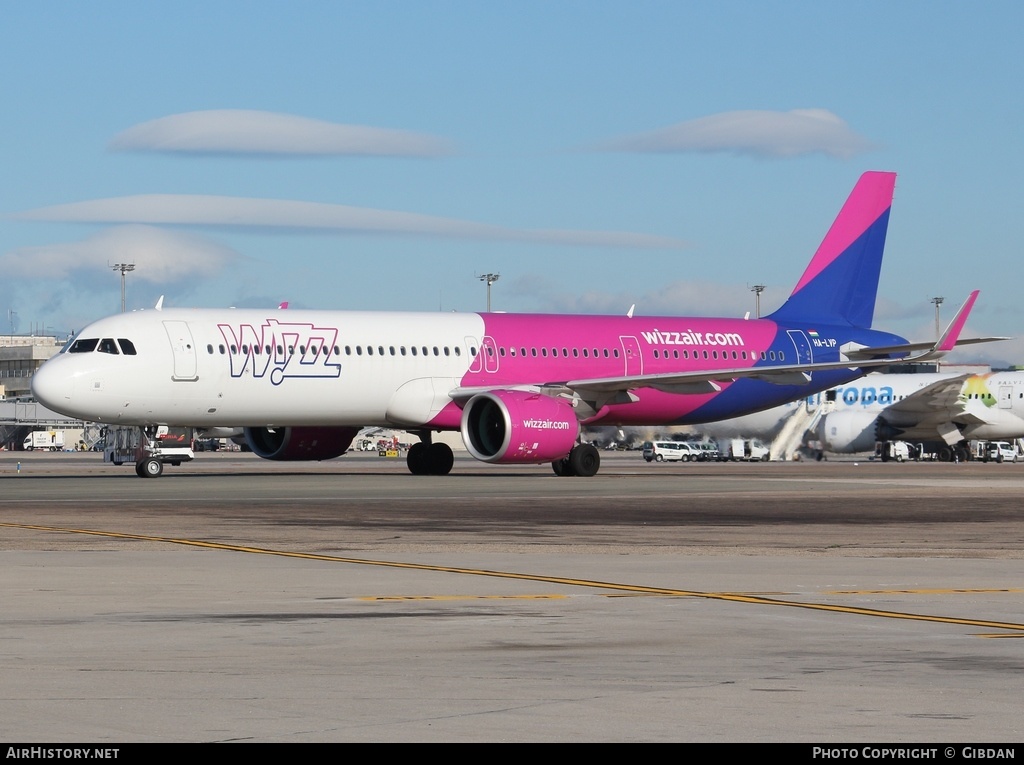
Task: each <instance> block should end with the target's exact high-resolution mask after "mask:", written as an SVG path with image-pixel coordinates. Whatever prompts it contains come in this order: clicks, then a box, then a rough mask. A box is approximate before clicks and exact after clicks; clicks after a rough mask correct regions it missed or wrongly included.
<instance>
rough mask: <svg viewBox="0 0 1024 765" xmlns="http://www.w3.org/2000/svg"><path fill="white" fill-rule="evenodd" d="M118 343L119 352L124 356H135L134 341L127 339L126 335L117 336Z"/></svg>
mask: <svg viewBox="0 0 1024 765" xmlns="http://www.w3.org/2000/svg"><path fill="white" fill-rule="evenodd" d="M117 343H118V345H120V346H121V353H123V354H124V355H125V356H136V355H138V354H137V353H136V351H135V343H133V342H132V341H131V340H129V339H128V338H127V337H119V338H117Z"/></svg>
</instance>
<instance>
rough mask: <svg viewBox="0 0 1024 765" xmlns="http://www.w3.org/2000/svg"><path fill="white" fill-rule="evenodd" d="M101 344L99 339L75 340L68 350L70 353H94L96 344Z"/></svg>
mask: <svg viewBox="0 0 1024 765" xmlns="http://www.w3.org/2000/svg"><path fill="white" fill-rule="evenodd" d="M98 342H99V340H98V339H96V338H92V339H85V340H81V339H79V340H75V342H74V343H72V345H71V347H70V348H68V353H92V352H93V351H95V350H96V344H97V343H98Z"/></svg>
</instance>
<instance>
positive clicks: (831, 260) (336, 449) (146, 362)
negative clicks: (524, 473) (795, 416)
mask: <svg viewBox="0 0 1024 765" xmlns="http://www.w3.org/2000/svg"><path fill="white" fill-rule="evenodd" d="M895 178H896V176H895V174H894V173H888V172H868V173H865V174H863V175H862V176H861V177H860V179H859V180H858V182H857V184H856V186H855V187H854V189H853V191H852V192H851V194H850V196H849V198H848V199H847V200H846V203H845V204H844V205H843V207H842V209H841V210H840V212H839V215H838V217H837V218H836V220H835V222H834V223H833V225H832V227H831V228H830V229H829V231H828V233H827V234H826V235H825V238H824V240H823V241H822V243H821V245H820V246H819V247H818V249H817V251H816V252H815V254H814V256H813V257H812V258H811V261H810V263H809V264H808V266H807V267H806V269H805V271H804V273H803V276H802V277H801V278H800V280H799V282H798V283H797V285H796V287H795V288H794V290H793V292H792V293H791V294H790V296H789V298H788V299H787V301H786V302H785V303H784V304H783V305H782V307H780V308H779V309H778V310H776V311H775V312H774V313H772V314H770V315H769V316H766V317H764V318H758V319H749V318H746V319H742V318H707V317H678V316H667V317H666V316H659V317H644V316H637V315H634V311H633V309H632V308H631V309H630V310H629V311H627V312H625V313H623V315H621V316H591V315H555V314H511V313H425V312H424V313H412V312H383V311H374V312H364V311H313V310H296V309H291V308H289V309H288V310H287V311H281V310H278V309H273V310H254V309H198V308H197V309H184V308H177V309H164V308H163V298H161V300H160V301H159V302H158V303H157V306H156V309H155V310H147V311H134V312H131V313H127V314H117V315H114V316H111V317H108V318H105V319H100V320H99V321H96V322H94V323H92V324H90V325H89V326H87V327H85V328H84V329H83V330H82V331H81V332H80V333H79V334H78V336H77V339H75V340H74V341H73V342H72V343H70V344H69V345H68V346H67V347H66V348H65V349H63V350H62V351H61V353H59V354H57V355H56V356H54V357H52V358H51V359H49V360H48V361H46V362H45V363H44V364H43V365H42V367H41V368H40V369H39V370H38V371H37V372H36V374H35V375H34V376H33V379H32V391H33V393H34V395H35V396H36V398H37V400H39V401H41V402H43V404H44V405H45V406H47V407H49V408H51V409H53V410H55V411H58V412H61V413H64V414H67V415H68V416H74V417H77V418H80V419H84V420H87V421H93V422H102V423H114V424H118V425H137V426H140V427H146V426H152V425H183V426H189V427H194V428H196V429H198V431H199V434H200V436H201V437H205V436H206V435H217V436H218V437H224V435H225V434H226V433H227V432H230V431H231V429H234V433H235V434H236V435H238V436H240V437H244V439H245V442H246V443H247V444H248V446H249V447H250V448H251V450H252V451H253V453H255V454H256V455H258V456H260V457H263V458H265V459H271V460H324V459H331V458H334V457H338V456H340V455H342V454H344V453H345V451H346V450H347V448H348V447H349V445H350V443H351V442H352V440H353V439H354V438H355V437H356V435H357V434H358V433H359V431H360V429H361V428H363V427H364V426H371V425H376V426H381V427H388V428H400V429H403V430H406V431H409V432H411V433H412V434H414V435H415V436H416V437H418V438H419V439H420V442H419V443H417V444H414V445H413V446H412V447H411V448H410V449H409V451H408V454H407V455H406V462H407V465H408V468H409V470H410V472H412V473H413V474H416V475H443V474H447V473H448V472H450V471H451V469H452V466H453V462H454V456H453V453H452V450H451V447H450V446H448V445H447V444H445V443H443V442H441V441H437V442H435V441H433V434H434V433H435V432H441V431H458V432H459V433H460V434H461V437H462V441H463V443H464V444H465V447H466V449H467V451H468V452H469V454H470V455H471V456H473V457H474V458H476V459H478V460H481V461H484V462H488V463H494V464H530V463H533V464H537V463H545V462H549V463H551V465H552V468H553V470H554V472H555V473H556V474H557V475H559V476H592V475H594V474H595V473H596V472H597V471H598V469H599V465H600V455H599V452H598V450H597V448H596V447H595V446H594V445H593V444H590V443H584V442H582V440H581V438H580V432H581V427H582V425H595V426H599V425H687V424H696V423H704V422H713V421H715V420H720V419H723V418H727V417H735V416H737V415H740V414H745V413H749V412H753V411H757V410H759V409H764V408H767V407H772V406H777V405H779V404H781V403H783V402H786V401H792V400H794V399H796V398H800V397H803V396H806V395H809V394H810V393H813V392H815V391H820V390H825V389H827V388H830V387H833V386H835V385H839V384H842V383H845V382H848V381H850V380H854V379H857V378H858V377H860V376H862V375H863V374H865V373H866V372H867V371H869V370H870V369H872V368H874V367H876V366H880V365H885V364H889V363H892V362H893V361H894V360H898V359H903V360H916V359H930V358H938V357H941V356H943V355H944V354H945V353H947V352H948V351H949V350H951V349H952V348H953V347H954V346H955V345H956V344H957V343H958V338H959V335H960V332H961V330H962V328H963V325H964V323H965V321H966V319H967V316H968V314H969V312H970V310H971V307H972V306H973V304H974V302H975V300H976V298H977V295H978V293H977V291H975V292H972V293H971V295H970V297H969V298H968V299H967V301H966V302H965V303H964V306H963V307H962V308H961V310H960V312H958V314H957V315H956V317H955V318H954V319H953V321H952V322H951V323H950V325H949V327H948V329H947V330H946V331H945V332H944V333H943V334H942V337H940V338H939V341H938V342H937V343H935V344H931V343H908V342H907V341H906V340H905V339H904V338H902V337H899V336H897V335H895V334H893V333H890V332H886V331H882V330H876V329H872V328H871V324H872V319H873V315H874V307H875V295H876V293H877V288H878V279H879V271H880V268H881V262H882V254H883V249H884V244H885V237H886V231H887V228H888V221H889V213H890V208H891V204H892V196H893V189H894V186H895ZM959 342H974V341H971V340H963V341H959ZM212 430H216V431H217V432H216V434H214V433H213V432H212ZM147 475H148V473H147Z"/></svg>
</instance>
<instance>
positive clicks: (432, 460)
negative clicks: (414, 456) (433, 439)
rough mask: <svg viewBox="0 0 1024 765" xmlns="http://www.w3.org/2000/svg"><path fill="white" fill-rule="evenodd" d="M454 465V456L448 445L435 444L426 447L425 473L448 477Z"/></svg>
mask: <svg viewBox="0 0 1024 765" xmlns="http://www.w3.org/2000/svg"><path fill="white" fill-rule="evenodd" d="M454 464H455V455H454V454H452V448H451V447H450V446H448V444H442V443H436V444H431V445H430V446H428V447H427V473H429V474H430V475H448V474H449V473H450V472H452V466H453V465H454Z"/></svg>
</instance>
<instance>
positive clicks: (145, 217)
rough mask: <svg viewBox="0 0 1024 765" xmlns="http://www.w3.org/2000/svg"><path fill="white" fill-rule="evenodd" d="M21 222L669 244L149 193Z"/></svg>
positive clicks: (310, 205) (46, 211) (616, 235)
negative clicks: (190, 226)
mask: <svg viewBox="0 0 1024 765" xmlns="http://www.w3.org/2000/svg"><path fill="white" fill-rule="evenodd" d="M13 217H14V218H16V219H19V220H32V221H61V222H69V223H146V224H152V225H192V226H216V227H231V228H251V229H292V230H305V231H331V232H334V233H350V234H398V235H428V236H437V237H446V238H452V239H476V240H490V241H509V242H532V243H547V244H561V245H585V246H592V247H629V248H644V249H652V248H653V249H669V248H679V247H683V246H685V243H684V242H681V241H680V240H678V239H671V238H669V237H662V236H653V235H650V234H635V233H629V232H617V231H566V230H551V229H549V230H525V229H511V228H504V227H501V226H492V225H488V224H484V223H473V222H471V221H463V220H456V219H453V218H438V217H434V216H430V215H420V214H418V213H406V212H396V211H392V210H377V209H372V208H366V207H350V206H347V205H335V204H324V203H319V202H296V201H290V200H277V199H249V198H244V197H221V196H200V195H186V194H146V195H137V196H128V197H116V198H112V199H96V200H92V201H88V202H75V203H72V204H66V205H57V206H54V207H43V208H38V209H36V210H29V211H27V212H23V213H19V214H16V215H14V216H13Z"/></svg>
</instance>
